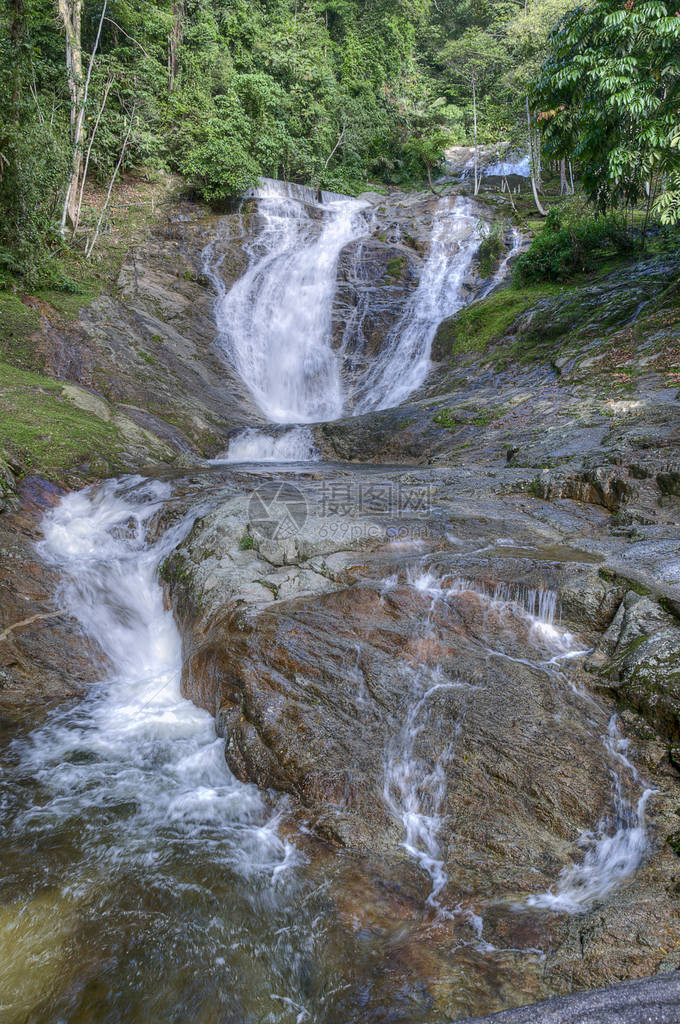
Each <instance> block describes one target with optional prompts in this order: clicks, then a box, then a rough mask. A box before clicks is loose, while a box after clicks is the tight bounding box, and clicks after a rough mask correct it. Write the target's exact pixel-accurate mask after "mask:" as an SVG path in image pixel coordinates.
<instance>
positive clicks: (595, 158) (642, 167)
mask: <svg viewBox="0 0 680 1024" xmlns="http://www.w3.org/2000/svg"><path fill="white" fill-rule="evenodd" d="M675 6H676V4H675V3H673V4H671V3H667V2H664V0H642V2H640V0H626V2H625V4H623V5H622V4H621V3H620V0H595V3H594V4H593V5H592V6H590V7H588V8H584V7H579V8H577V9H576V10H575V11H573V12H572V13H571V14H568V15H567V16H566V17H565V18H564V19H563V20H562V21H561V22H560V24H559V25H558V26H557V27H556V29H555V31H554V32H553V34H552V36H551V39H550V55H549V58H548V60H547V61H546V62H545V64H544V65H543V68H542V70H541V72H540V75H539V77H538V80H537V82H536V86H535V89H534V101H535V103H536V104H539V105H540V106H541V107H542V110H541V112H540V113H539V115H538V119H539V122H540V124H541V125H542V129H543V139H544V143H545V146H546V148H547V149H548V151H549V152H551V153H552V154H554V155H555V156H557V157H561V156H568V157H572V156H573V157H574V158H575V159H577V160H578V162H579V169H580V177H581V181H582V183H583V186H584V189H585V191H586V194H587V196H588V197H589V198H590V199H591V200H592V202H593V203H595V204H596V206H597V207H598V208H599V209H600V210H603V211H604V210H607V209H609V208H612V207H616V206H621V205H623V206H625V205H629V206H630V207H631V208H632V207H633V206H634V205H635V204H636V203H638V202H639V201H640V200H644V201H645V203H646V205H647V210H648V212H649V210H650V208H651V207H652V206H655V207H656V210H657V211H658V213H659V214H660V216H661V219H662V220H663V221H666V222H671V221H677V220H679V219H680V17H678V14H677V12H676V10H675Z"/></svg>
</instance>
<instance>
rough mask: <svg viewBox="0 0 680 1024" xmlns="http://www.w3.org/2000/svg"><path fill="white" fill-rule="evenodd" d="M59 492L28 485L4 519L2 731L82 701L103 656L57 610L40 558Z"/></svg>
mask: <svg viewBox="0 0 680 1024" xmlns="http://www.w3.org/2000/svg"><path fill="white" fill-rule="evenodd" d="M59 495H60V491H59V489H58V488H56V487H55V486H54V485H51V484H48V483H47V482H46V481H44V480H37V479H31V478H28V479H27V480H24V481H23V482H22V484H21V486H20V488H19V496H18V498H19V499H20V500H21V505H20V506H19V503H18V500H17V502H15V503H14V507H13V508H12V509H11V510H10V511H5V512H3V513H0V732H1V731H2V728H3V726H4V725H8V726H9V725H10V724H11V723H22V724H23V725H24V726H26V725H29V724H30V723H32V722H35V721H37V720H39V719H40V718H42V716H44V715H45V714H46V712H47V711H48V709H49V708H50V707H52V706H54V704H56V703H57V702H59V701H63V700H68V699H69V698H74V697H79V696H82V695H83V694H84V693H85V692H86V689H87V687H88V685H89V684H90V683H91V681H92V678H93V666H95V671H96V667H97V666H99V667H101V664H102V655H101V652H100V651H98V650H96V649H94V648H93V646H92V644H90V643H89V642H88V641H87V639H86V638H85V637H84V636H83V635H82V633H81V631H80V629H79V628H78V626H77V624H76V623H75V622H74V621H73V620H72V619H71V618H70V617H69V616H68V615H66V614H65V613H64V612H63V610H60V609H59V607H58V604H57V603H55V593H56V591H57V587H58V584H59V580H58V578H57V575H56V574H55V573H54V571H53V570H51V569H50V568H49V567H48V566H46V565H45V564H44V562H43V561H42V559H41V558H40V556H39V554H38V552H37V550H36V544H37V543H38V541H39V540H40V520H41V518H42V515H43V514H44V512H45V511H46V509H49V507H50V506H51V505H53V504H55V503H56V502H57V501H58V500H59Z"/></svg>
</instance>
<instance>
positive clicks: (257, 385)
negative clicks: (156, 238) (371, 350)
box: [204, 179, 506, 441]
mask: <svg viewBox="0 0 680 1024" xmlns="http://www.w3.org/2000/svg"><path fill="white" fill-rule="evenodd" d="M250 196H251V198H253V199H255V200H256V201H257V215H258V217H259V218H260V221H261V227H260V230H259V231H258V233H257V234H256V236H255V237H254V239H253V240H252V241H251V242H250V243H249V244H248V245H247V246H246V249H247V253H248V257H249V266H248V269H247V270H246V272H245V274H244V275H243V276H242V277H241V278H240V279H239V280H238V281H236V283H235V284H234V285H233V286H232V287H231V288H230V289H227V288H226V287H225V285H224V282H223V281H222V280H221V278H220V276H219V274H218V273H217V272H216V269H217V268H216V266H215V263H214V253H213V250H212V248H211V247H208V248H207V249H206V250H205V253H204V269H205V271H206V273H207V274H208V275H209V276H210V278H211V280H212V281H213V284H214V285H215V287H216V289H217V292H218V297H217V302H216V307H215V318H216V322H217V328H218V338H217V344H218V347H219V349H220V351H221V352H222V354H223V355H224V356H225V358H226V359H227V360H228V361H229V362H230V363H231V365H233V366H234V368H235V369H236V371H237V372H238V374H239V375H240V377H241V379H242V380H243V382H244V384H245V385H246V386H247V388H248V390H249V391H250V393H251V395H252V396H253V398H254V399H255V402H256V403H257V405H258V407H259V408H260V410H261V411H262V413H263V414H264V415H265V416H266V418H267V419H268V420H270V421H271V422H274V423H314V422H321V421H327V420H335V419H338V418H339V417H340V416H342V415H346V414H348V413H352V414H359V413H364V412H369V411H370V410H372V409H385V408H389V407H391V406H394V405H398V404H399V403H400V402H403V401H404V400H405V399H406V398H408V396H409V395H410V394H411V393H412V392H413V391H415V390H416V389H417V388H418V387H420V385H421V384H422V383H423V381H424V380H425V377H426V375H427V373H428V370H429V369H430V365H431V364H430V350H431V347H432V341H433V339H434V336H435V333H436V330H437V327H438V326H439V324H440V323H441V321H442V320H443V319H444V318H445V317H447V316H451V315H453V314H454V313H455V312H457V311H458V310H459V309H461V308H462V307H463V306H464V305H465V304H466V303H467V302H468V301H469V299H470V297H471V296H470V293H469V291H468V290H467V288H466V279H467V277H468V275H469V273H470V270H471V267H472V261H473V259H474V256H475V253H476V251H477V248H478V246H479V234H478V232H477V231H476V225H477V221H478V213H477V211H476V209H475V207H474V205H473V203H471V202H470V200H468V199H464V198H453V199H445V200H442V201H441V202H440V203H439V204H438V206H437V209H436V212H435V217H434V224H433V228H432V236H431V241H430V250H429V253H428V256H427V259H426V261H425V264H424V266H423V271H422V275H421V278H420V282H419V284H418V287H417V288H416V289H415V291H414V292H413V294H412V295H411V297H410V298H409V299H408V300H407V301H406V304H405V306H404V308H403V310H402V312H401V315H400V317H399V319H398V321H397V323H396V324H395V325H394V326H393V327H392V329H391V330H390V331H389V332H388V334H387V337H386V338H385V341H384V343H383V345H382V347H381V349H380V351H379V352H378V353H377V355H376V356H375V358H374V361H373V363H372V364H371V365H370V366H369V367H368V368H366V369H364V370H363V371H362V372H360V373H359V375H358V377H356V378H355V379H353V380H347V379H344V377H343V369H342V359H343V350H344V348H345V347H347V346H348V344H349V342H348V338H347V336H346V335H347V330H350V331H351V330H352V329H353V326H354V328H355V329H357V330H360V324H358V326H357V325H353V324H351V323H350V324H349V325H348V328H347V330H346V331H345V337H344V338H343V343H342V345H341V346H340V348H334V347H333V339H332V332H333V323H332V307H333V300H334V297H335V293H336V278H337V268H338V261H339V258H340V254H341V252H342V250H343V249H344V248H345V247H346V246H347V245H349V244H350V243H351V242H354V241H357V240H359V239H360V238H362V237H364V236H366V235H367V234H368V233H369V230H370V224H369V219H368V217H367V213H366V210H367V207H368V203H365V202H362V201H360V200H357V199H351V198H347V197H343V196H338V195H336V194H335V193H330V192H324V193H321V196H320V200H321V201H319V194H318V193H317V192H315V191H314V190H313V189H311V188H308V187H306V186H302V185H291V184H288V183H284V182H279V181H272V180H269V179H263V180H262V182H261V183H260V186H259V188H257V189H255V190H253V191H252V192H251V193H250ZM505 265H506V264H505V263H504V265H503V268H504V269H505ZM350 340H351V339H350ZM349 347H350V348H351V345H349ZM246 440H248V439H246ZM249 440H251V441H252V438H250V439H249Z"/></svg>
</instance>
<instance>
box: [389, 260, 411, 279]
mask: <svg viewBox="0 0 680 1024" xmlns="http://www.w3.org/2000/svg"><path fill="white" fill-rule="evenodd" d="M407 265H408V261H407V259H406V257H405V256H395V257H394V259H392V260H390V261H389V263H388V264H387V273H388V275H389V276H390V277H394V278H400V277H403V276H404V271H405V270H406V267H407Z"/></svg>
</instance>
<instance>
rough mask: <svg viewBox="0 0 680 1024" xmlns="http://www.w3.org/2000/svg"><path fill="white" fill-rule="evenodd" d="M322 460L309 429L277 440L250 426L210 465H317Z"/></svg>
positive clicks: (279, 437)
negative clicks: (290, 463) (297, 463)
mask: <svg viewBox="0 0 680 1024" xmlns="http://www.w3.org/2000/svg"><path fill="white" fill-rule="evenodd" d="M318 458H319V453H318V451H317V450H316V446H315V444H314V438H313V437H312V434H311V431H310V429H309V428H308V427H293V428H292V430H287V431H286V433H285V434H278V435H277V436H276V437H270V436H269V434H265V433H264V432H263V431H261V430H255V429H254V428H253V427H249V428H248V429H247V430H244V431H242V432H241V433H240V434H237V435H236V437H234V438H232V439H231V441H230V442H229V448H228V449H227V451H226V452H225V454H224V455H218V456H217V457H216V458H214V459H210V462H211V463H212V465H214V466H219V465H223V464H228V463H234V462H316V461H317V460H318Z"/></svg>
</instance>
